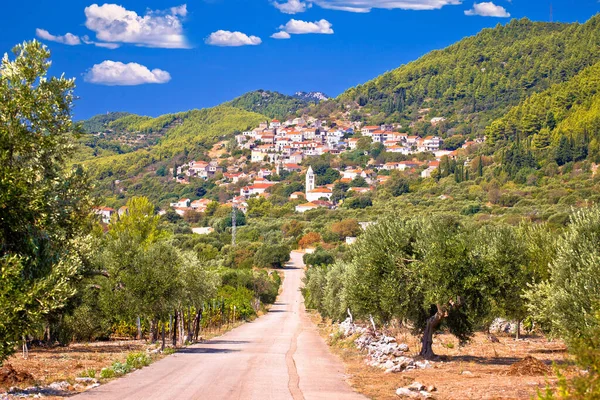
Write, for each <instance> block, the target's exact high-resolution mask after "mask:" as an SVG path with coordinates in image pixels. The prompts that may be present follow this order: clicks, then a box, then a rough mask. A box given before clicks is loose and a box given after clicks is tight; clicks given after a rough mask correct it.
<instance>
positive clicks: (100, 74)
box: [83, 60, 171, 86]
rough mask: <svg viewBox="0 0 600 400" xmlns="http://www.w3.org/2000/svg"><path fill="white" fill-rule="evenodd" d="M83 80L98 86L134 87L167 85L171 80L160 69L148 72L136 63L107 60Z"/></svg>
mask: <svg viewBox="0 0 600 400" xmlns="http://www.w3.org/2000/svg"><path fill="white" fill-rule="evenodd" d="M83 79H84V80H85V81H86V82H89V83H95V84H98V85H106V86H135V85H143V84H145V83H167V82H169V81H170V80H171V75H170V74H169V73H168V72H167V71H163V70H160V69H153V70H149V69H148V68H147V67H145V66H143V65H141V64H137V63H129V64H124V63H122V62H118V61H110V60H107V61H104V62H102V63H100V64H96V65H94V66H93V67H92V68H91V69H90V70H89V71H88V72H87V73H86V74H85V75H84V76H83Z"/></svg>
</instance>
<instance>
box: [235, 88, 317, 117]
mask: <svg viewBox="0 0 600 400" xmlns="http://www.w3.org/2000/svg"><path fill="white" fill-rule="evenodd" d="M317 102H318V101H317V98H314V97H310V96H288V95H285V94H281V93H279V92H271V91H268V90H256V91H254V92H249V93H246V94H244V95H242V96H240V97H238V98H235V99H233V100H232V101H230V102H228V103H225V105H228V106H231V107H236V108H241V109H243V110H246V111H252V112H256V113H259V114H263V115H266V116H268V117H270V118H277V119H280V120H284V119H286V118H287V117H289V116H291V115H294V114H296V113H297V112H298V111H299V110H304V109H306V110H308V107H309V105H310V104H314V103H317Z"/></svg>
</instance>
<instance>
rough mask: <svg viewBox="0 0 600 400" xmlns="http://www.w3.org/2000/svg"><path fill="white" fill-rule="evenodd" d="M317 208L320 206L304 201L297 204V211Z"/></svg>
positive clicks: (301, 211)
mask: <svg viewBox="0 0 600 400" xmlns="http://www.w3.org/2000/svg"><path fill="white" fill-rule="evenodd" d="M317 208H319V206H318V205H316V204H313V203H304V204H300V205H297V206H296V212H299V213H304V212H306V211H310V210H316V209H317Z"/></svg>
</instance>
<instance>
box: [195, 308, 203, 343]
mask: <svg viewBox="0 0 600 400" xmlns="http://www.w3.org/2000/svg"><path fill="white" fill-rule="evenodd" d="M200 324H202V309H199V310H198V313H197V314H196V321H195V322H194V338H195V340H198V336H200Z"/></svg>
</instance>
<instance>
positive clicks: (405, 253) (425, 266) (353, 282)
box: [344, 216, 497, 359]
mask: <svg viewBox="0 0 600 400" xmlns="http://www.w3.org/2000/svg"><path fill="white" fill-rule="evenodd" d="M473 237H474V233H473V230H472V228H471V227H470V226H465V225H463V224H461V223H460V222H459V221H458V220H457V219H455V218H454V217H444V216H436V217H430V218H424V219H419V220H407V221H402V220H398V219H397V218H388V219H385V220H384V221H381V222H379V223H378V224H377V225H376V226H374V227H372V228H371V229H370V231H369V235H363V236H361V238H360V239H359V240H358V242H357V243H356V244H355V245H354V246H353V247H352V260H351V262H350V263H349V264H348V265H347V269H346V270H347V273H346V279H345V287H344V298H345V299H346V301H347V302H348V306H349V307H350V308H351V309H352V311H353V312H354V314H355V316H356V317H363V318H364V317H368V316H369V315H372V316H373V317H374V318H375V319H376V320H377V321H379V322H382V323H386V322H390V321H392V320H393V319H396V320H398V321H407V322H409V323H410V324H411V325H412V326H413V327H414V329H415V331H416V332H419V333H421V334H422V339H421V344H422V347H421V352H420V354H421V356H423V357H425V358H428V359H430V358H433V357H435V354H434V353H433V350H432V343H433V334H434V332H435V331H436V330H437V329H439V328H440V327H442V326H443V327H445V328H447V329H448V330H449V331H450V333H452V334H454V335H455V336H457V337H458V338H459V340H460V341H461V342H464V341H466V340H468V339H469V337H470V335H471V334H472V332H473V329H474V327H475V326H476V324H477V323H479V322H480V321H482V320H483V319H484V318H485V317H486V316H487V315H488V313H489V310H490V308H491V303H490V302H491V292H490V288H493V287H494V286H495V285H496V283H497V282H496V280H495V279H494V277H495V271H494V270H493V269H491V268H490V267H489V266H486V265H485V263H482V262H481V261H480V260H479V259H478V257H477V256H475V254H476V252H474V251H473V247H472V246H473V243H474V240H473Z"/></svg>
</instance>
